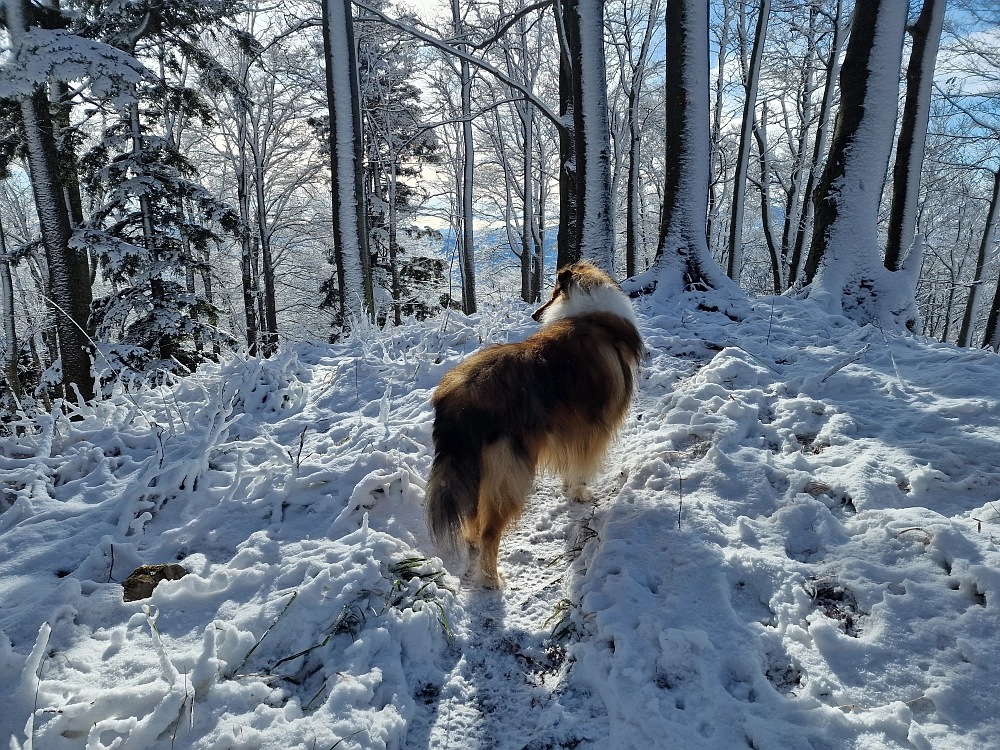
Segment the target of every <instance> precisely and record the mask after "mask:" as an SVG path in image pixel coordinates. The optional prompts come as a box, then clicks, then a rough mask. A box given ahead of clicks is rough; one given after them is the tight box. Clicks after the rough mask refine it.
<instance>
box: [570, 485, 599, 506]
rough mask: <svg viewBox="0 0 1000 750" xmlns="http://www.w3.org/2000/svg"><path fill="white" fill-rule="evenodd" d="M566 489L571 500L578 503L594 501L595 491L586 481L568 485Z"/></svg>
mask: <svg viewBox="0 0 1000 750" xmlns="http://www.w3.org/2000/svg"><path fill="white" fill-rule="evenodd" d="M564 491H565V492H566V497H568V498H569V499H570V500H576V501H577V502H578V503H592V502H593V501H594V493H593V491H592V490H591V489H590V487H588V486H587V485H586V483H585V482H577V483H576V484H571V485H567V486H566V487H565V489H564Z"/></svg>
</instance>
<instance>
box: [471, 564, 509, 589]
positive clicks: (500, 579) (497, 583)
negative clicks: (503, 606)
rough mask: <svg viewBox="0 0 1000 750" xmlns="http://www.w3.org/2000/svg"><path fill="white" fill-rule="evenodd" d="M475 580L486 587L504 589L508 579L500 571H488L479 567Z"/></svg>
mask: <svg viewBox="0 0 1000 750" xmlns="http://www.w3.org/2000/svg"><path fill="white" fill-rule="evenodd" d="M473 580H474V581H475V583H476V584H477V585H479V586H481V587H482V588H484V589H502V588H506V586H507V579H506V578H504V576H503V574H502V573H501V572H500V571H497V572H496V573H487V572H486V571H485V570H483V569H482V568H479V569H478V570H476V573H475V575H474V576H473Z"/></svg>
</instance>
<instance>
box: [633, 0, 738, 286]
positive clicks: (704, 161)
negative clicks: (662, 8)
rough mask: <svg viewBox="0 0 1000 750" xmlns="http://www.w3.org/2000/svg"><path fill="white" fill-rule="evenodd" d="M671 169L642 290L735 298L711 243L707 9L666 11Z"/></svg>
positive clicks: (690, 3) (697, 5)
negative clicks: (713, 292)
mask: <svg viewBox="0 0 1000 750" xmlns="http://www.w3.org/2000/svg"><path fill="white" fill-rule="evenodd" d="M666 29H667V58H666V70H665V78H666V87H665V88H666V107H667V110H666V133H665V137H664V143H665V148H666V154H667V158H666V162H665V170H664V181H663V185H664V186H663V209H662V211H661V214H660V217H661V218H660V239H659V243H658V246H657V251H656V260H655V261H654V264H653V267H652V268H650V271H649V274H650V275H649V276H646V275H640V276H638V277H637V278H636V285H637V286H638V287H639V289H643V290H651V289H653V288H655V289H656V292H657V294H663V295H671V294H674V293H676V292H679V291H681V290H683V289H685V288H713V289H718V290H728V291H736V288H735V286H734V285H733V283H732V281H730V280H729V279H728V278H727V277H726V275H725V274H724V273H723V272H722V269H720V268H719V267H718V266H717V265H716V264H715V261H714V260H712V256H711V255H710V253H709V251H708V240H707V238H706V236H705V227H706V223H705V221H706V215H707V212H708V182H709V177H708V170H709V160H710V158H711V154H710V146H709V134H710V129H709V114H708V111H709V102H708V90H709V86H708V5H707V4H705V3H703V2H699V0H667V3H666Z"/></svg>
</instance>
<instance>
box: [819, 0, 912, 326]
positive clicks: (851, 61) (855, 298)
mask: <svg viewBox="0 0 1000 750" xmlns="http://www.w3.org/2000/svg"><path fill="white" fill-rule="evenodd" d="M906 12H907V7H906V3H900V2H898V0H858V3H857V5H856V6H855V9H854V19H853V22H852V25H851V37H850V40H849V41H848V44H847V52H846V55H845V57H844V65H843V68H842V70H841V73H840V92H841V94H840V97H841V101H840V111H839V112H838V113H837V126H836V130H835V133H834V138H833V142H832V144H831V147H830V155H829V158H828V159H827V163H826V168H825V169H824V171H823V177H822V179H821V181H820V183H819V186H818V188H817V190H816V195H815V198H814V206H815V215H816V219H815V226H814V227H813V239H812V245H811V247H810V250H809V257H808V258H807V260H806V268H805V272H806V281H807V282H811V284H812V291H811V292H810V298H811V299H816V300H817V301H819V302H820V303H821V304H823V305H824V306H825V307H826V308H827V309H828V310H829V311H831V312H837V313H843V314H844V315H847V316H848V317H852V318H854V319H855V320H858V321H861V320H876V321H879V322H885V323H888V322H889V317H888V313H890V312H891V313H892V314H893V316H896V315H897V314H899V313H901V312H902V311H903V308H904V307H906V308H909V309H910V310H912V308H913V304H912V295H913V289H912V288H910V289H909V290H908V292H907V290H904V289H902V285H903V284H908V283H909V280H908V279H903V278H902V277H897V278H895V279H892V280H890V278H889V276H888V274H889V273H890V272H888V271H887V270H886V269H885V268H884V267H883V265H882V263H881V262H880V261H881V259H880V258H879V248H878V205H879V198H880V196H881V194H882V186H883V185H884V183H885V174H886V168H887V167H888V164H889V156H890V153H891V151H892V141H893V136H894V135H895V125H896V108H895V104H894V103H895V102H896V100H897V97H898V94H899V68H900V62H901V58H902V50H903V33H904V29H905V26H906ZM914 260H915V264H916V265H919V262H920V261H919V258H917V259H914ZM914 281H915V279H914ZM907 293H908V294H909V297H910V304H908V305H907V304H906V303H904V302H903V298H904V297H906V296H907ZM907 314H909V312H908V313H907ZM913 323H915V318H914V319H912V320H908V321H907V325H912V324H913Z"/></svg>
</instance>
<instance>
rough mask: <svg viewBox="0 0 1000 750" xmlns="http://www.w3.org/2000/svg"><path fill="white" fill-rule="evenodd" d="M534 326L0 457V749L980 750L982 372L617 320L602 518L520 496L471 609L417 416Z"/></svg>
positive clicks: (924, 349) (988, 443) (926, 354)
mask: <svg viewBox="0 0 1000 750" xmlns="http://www.w3.org/2000/svg"><path fill="white" fill-rule="evenodd" d="M528 312H529V311H528V310H527V309H526V308H523V307H521V306H520V305H518V306H516V307H512V308H500V309H497V308H494V307H491V308H489V309H487V310H486V311H484V312H482V313H480V314H478V315H475V316H472V317H463V316H461V315H458V314H449V316H448V317H447V319H446V320H438V321H436V322H434V323H433V324H430V325H424V326H420V325H418V324H407V325H404V326H402V327H400V328H396V329H388V330H386V331H378V330H374V329H365V328H364V327H363V326H359V327H358V328H357V329H356V330H355V332H354V334H353V335H352V338H351V339H350V340H349V341H347V342H345V343H342V344H338V345H335V346H331V345H325V344H316V343H302V344H298V345H294V346H291V347H290V348H288V349H286V350H284V351H282V352H281V353H280V354H279V355H277V356H276V357H275V358H273V359H271V360H263V361H261V360H249V361H246V360H243V359H241V358H240V357H238V356H235V355H234V356H230V357H228V358H226V359H225V360H224V361H223V362H222V363H221V364H218V365H206V366H203V367H202V368H201V369H199V371H198V372H197V373H196V374H194V375H192V376H189V377H187V378H184V379H179V380H176V381H174V382H172V383H171V384H169V385H164V386H160V387H158V388H147V389H144V390H141V391H138V392H133V393H125V392H123V391H122V390H121V389H118V390H117V391H116V392H115V393H114V395H113V396H112V397H110V398H108V399H107V400H104V401H102V402H100V403H98V404H96V405H94V406H78V407H75V411H76V412H77V416H78V417H79V418H78V419H76V420H73V421H70V420H68V419H67V418H66V417H65V416H62V415H60V414H59V413H58V412H54V413H53V414H52V415H50V416H43V417H42V418H40V419H38V420H37V429H29V430H27V431H24V430H22V431H21V432H20V434H17V435H12V434H10V433H5V435H6V436H5V437H2V438H0V472H2V495H0V509H2V510H3V512H2V514H0V703H2V705H3V706H4V707H5V708H4V710H3V711H2V712H0V736H10V738H11V740H10V747H12V748H19V747H28V746H30V747H35V748H84V747H86V748H88V750H100V749H101V748H111V747H115V748H125V747H137V748H164V749H166V748H169V747H189V748H258V747H260V748H290V747H317V748H330V747H333V746H336V747H338V748H345V749H346V750H349V749H351V748H416V747H435V748H436V747H456V748H457V747H489V748H511V749H512V750H520V749H521V748H543V747H595V748H596V747H600V748H651V747H683V748H712V749H715V748H746V747H755V748H774V749H776V750H777V749H781V750H784V749H786V748H791V749H798V748H802V749H803V750H806V749H808V750H816V749H819V748H823V749H833V748H866V747H867V748H942V749H945V750H951V749H953V748H981V747H990V746H994V745H995V742H996V740H995V737H996V736H997V731H998V729H1000V719H998V718H997V717H998V716H1000V710H998V708H1000V705H998V704H1000V698H998V697H997V696H1000V674H998V669H997V666H996V665H997V664H998V661H1000V660H998V656H1000V653H998V651H1000V646H998V644H997V640H996V637H995V634H996V631H997V626H998V624H1000V622H998V621H1000V614H998V612H1000V610H998V607H1000V552H998V546H997V543H998V539H1000V500H998V497H997V496H998V486H1000V451H998V450H997V441H998V435H1000V399H998V397H997V394H998V393H1000V368H998V367H997V362H998V360H997V355H995V354H992V353H987V352H982V351H975V350H966V349H958V348H956V347H954V346H951V345H945V344H939V343H936V342H934V341H931V340H927V339H923V338H920V337H916V336H910V335H904V336H889V335H883V333H882V332H881V331H879V330H878V329H876V328H873V327H872V326H864V327H859V326H858V325H856V324H855V323H853V322H851V321H849V320H848V319H846V318H844V317H843V316H839V315H830V314H829V313H827V312H825V311H824V310H823V309H822V308H821V307H820V306H819V305H818V304H816V303H815V302H814V301H809V300H797V299H792V298H787V297H777V298H764V299H756V300H746V299H744V300H729V301H726V302H724V303H720V302H719V299H718V297H712V296H709V295H707V294H700V293H698V294H687V295H681V296H678V297H674V298H672V299H668V300H661V299H650V298H647V299H645V300H642V301H640V302H638V303H637V316H638V319H639V323H640V329H641V330H642V332H643V333H644V336H645V340H646V344H647V347H648V348H649V351H650V355H649V357H648V360H647V361H646V363H645V366H644V369H643V372H642V375H641V383H640V390H639V392H638V395H637V398H636V402H635V404H634V407H633V409H632V411H631V413H630V416H629V418H628V420H627V423H626V425H625V428H624V430H623V433H622V436H621V438H620V440H619V441H618V442H617V444H616V446H615V448H614V450H613V453H612V455H611V456H610V458H609V461H608V470H607V472H606V473H605V474H604V475H603V476H602V477H601V479H600V480H599V482H598V483H597V485H596V486H595V488H594V489H595V502H594V504H592V505H591V504H586V503H576V502H570V501H567V500H566V499H564V498H563V497H562V496H561V493H560V491H559V487H558V482H557V481H556V480H554V479H552V478H550V477H539V480H538V482H537V486H536V492H535V494H534V495H533V497H532V498H531V500H530V501H529V508H528V511H527V513H526V515H525V516H524V518H523V519H522V520H521V522H520V524H519V525H518V526H517V528H516V529H515V530H514V531H513V532H512V533H511V534H510V535H509V537H507V538H506V539H505V540H504V543H503V545H502V547H501V566H502V567H503V568H504V570H505V573H506V574H507V578H508V582H509V583H508V587H507V588H506V589H504V590H502V591H490V590H483V589H479V588H476V587H474V586H472V585H471V584H470V583H469V582H468V581H467V580H465V579H464V578H463V575H464V572H465V567H466V565H467V560H463V559H460V558H452V557H448V558H446V559H444V560H441V559H439V558H437V557H435V551H434V550H433V549H432V548H431V546H430V542H429V539H428V536H427V532H426V528H425V526H424V521H423V511H422V507H421V503H422V499H423V477H425V476H426V474H427V471H428V469H429V465H430V460H431V452H430V428H431V419H432V413H431V409H430V405H429V397H430V394H431V392H432V389H433V388H434V386H435V385H436V384H437V382H438V380H439V379H440V377H441V375H442V374H443V373H444V372H446V371H447V370H448V369H449V368H450V367H452V366H454V365H455V364H456V363H457V362H459V361H460V360H461V359H462V358H463V357H465V356H467V355H469V354H470V353H472V352H473V351H475V350H477V349H478V348H479V347H480V346H482V345H484V344H488V343H494V342H498V341H500V342H502V341H506V340H516V339H521V338H523V337H525V336H527V335H528V334H529V333H530V332H531V331H532V330H534V329H535V327H536V326H535V324H533V323H532V322H531V321H530V320H529V318H528V316H527V313H528ZM680 478H683V481H682V482H681V481H679V479H680ZM178 561H179V562H180V563H181V564H182V565H184V567H185V568H186V569H187V570H188V571H189V574H188V575H187V576H185V577H183V578H181V579H180V580H176V581H164V582H162V583H161V584H160V585H159V586H158V587H157V588H156V590H155V591H154V593H153V596H152V597H151V598H150V599H148V600H144V601H136V602H129V603H124V602H123V601H122V588H121V585H120V581H122V580H123V579H124V578H125V577H126V576H127V575H128V574H129V573H130V572H131V571H132V570H133V569H134V568H136V567H137V566H138V565H140V564H155V563H168V562H178ZM337 743H339V744H337Z"/></svg>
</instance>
